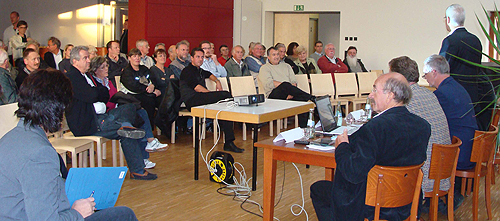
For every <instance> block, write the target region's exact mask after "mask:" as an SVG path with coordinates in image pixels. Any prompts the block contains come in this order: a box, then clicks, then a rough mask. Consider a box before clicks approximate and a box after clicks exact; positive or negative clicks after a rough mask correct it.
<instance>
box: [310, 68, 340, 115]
mask: <svg viewBox="0 0 500 221" xmlns="http://www.w3.org/2000/svg"><path fill="white" fill-rule="evenodd" d="M310 77H311V94H312V95H314V96H316V97H318V96H323V95H330V96H331V101H330V102H331V103H332V105H337V102H338V101H340V105H345V106H346V109H345V116H347V114H348V113H349V109H348V106H349V101H348V100H337V99H335V87H334V85H333V80H332V76H331V75H330V74H325V73H323V74H311V75H310ZM328 77H329V78H330V79H328Z"/></svg>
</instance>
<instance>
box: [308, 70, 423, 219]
mask: <svg viewBox="0 0 500 221" xmlns="http://www.w3.org/2000/svg"><path fill="white" fill-rule="evenodd" d="M411 94H412V93H411V89H410V87H409V85H408V82H407V81H406V79H405V78H404V77H403V76H402V75H400V74H398V73H388V74H384V75H382V76H380V77H379V78H377V80H376V81H375V84H374V85H373V91H372V92H371V93H370V95H369V98H370V99H371V100H372V104H373V110H374V111H376V112H378V113H380V114H378V115H377V116H375V117H373V119H372V120H370V121H369V122H368V123H366V124H365V125H363V126H362V127H361V128H359V130H358V131H357V132H355V133H354V134H352V135H351V136H350V137H348V136H347V129H346V130H344V133H343V134H340V135H339V136H338V137H337V139H336V141H335V146H336V148H335V162H336V163H337V167H336V168H335V178H334V180H333V182H332V181H318V182H316V183H314V184H313V185H311V199H312V202H313V206H314V209H315V210H316V215H317V216H318V219H319V220H363V219H364V218H367V219H368V220H372V219H373V216H374V213H375V212H374V207H370V206H367V205H365V197H366V184H367V175H368V172H369V171H370V170H371V169H372V168H373V166H375V165H380V166H411V165H419V164H421V163H423V162H424V161H425V157H426V155H425V153H426V150H427V144H428V141H429V136H430V133H431V126H430V125H429V123H427V121H425V120H424V119H422V118H420V117H418V116H417V115H414V114H412V113H410V112H409V111H408V109H406V107H405V105H406V104H408V102H410V99H411ZM395 131H397V133H395ZM410 209H411V203H410V204H408V205H406V206H402V207H397V208H381V210H380V219H384V220H405V219H406V218H408V217H409V215H410Z"/></svg>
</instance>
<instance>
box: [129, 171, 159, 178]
mask: <svg viewBox="0 0 500 221" xmlns="http://www.w3.org/2000/svg"><path fill="white" fill-rule="evenodd" d="M156 178H158V176H157V175H156V174H154V173H149V172H148V171H144V173H143V174H139V173H130V179H134V180H156Z"/></svg>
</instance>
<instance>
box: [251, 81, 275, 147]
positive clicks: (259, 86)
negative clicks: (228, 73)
mask: <svg viewBox="0 0 500 221" xmlns="http://www.w3.org/2000/svg"><path fill="white" fill-rule="evenodd" d="M255 80H257V85H258V93H259V94H266V92H265V91H264V84H262V82H261V81H260V79H259V78H258V77H257V78H256V79H255ZM266 99H267V97H266ZM280 124H281V120H280V119H277V120H276V135H278V134H280V129H281V127H280ZM269 136H270V137H272V136H273V121H269Z"/></svg>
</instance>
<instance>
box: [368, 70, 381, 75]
mask: <svg viewBox="0 0 500 221" xmlns="http://www.w3.org/2000/svg"><path fill="white" fill-rule="evenodd" d="M370 71H371V72H375V73H377V77H380V75H383V74H384V70H370Z"/></svg>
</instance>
